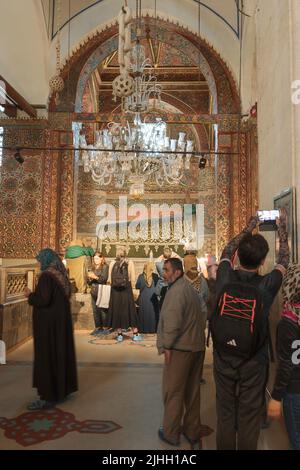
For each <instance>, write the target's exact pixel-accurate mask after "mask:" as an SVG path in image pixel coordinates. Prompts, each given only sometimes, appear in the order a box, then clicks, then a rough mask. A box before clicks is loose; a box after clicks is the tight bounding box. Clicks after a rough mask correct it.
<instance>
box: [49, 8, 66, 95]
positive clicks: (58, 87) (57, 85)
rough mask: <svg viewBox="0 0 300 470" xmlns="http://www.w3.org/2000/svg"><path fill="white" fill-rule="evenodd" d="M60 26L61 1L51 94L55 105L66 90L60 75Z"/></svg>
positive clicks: (58, 12) (58, 10) (50, 82)
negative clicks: (61, 93) (60, 94)
mask: <svg viewBox="0 0 300 470" xmlns="http://www.w3.org/2000/svg"><path fill="white" fill-rule="evenodd" d="M60 26H61V0H58V2H57V41H56V73H55V75H54V76H53V77H52V78H51V79H50V81H49V86H50V90H51V94H54V96H55V103H56V104H58V103H59V93H60V92H61V91H62V90H63V89H64V86H65V84H64V80H63V78H62V77H61V75H60Z"/></svg>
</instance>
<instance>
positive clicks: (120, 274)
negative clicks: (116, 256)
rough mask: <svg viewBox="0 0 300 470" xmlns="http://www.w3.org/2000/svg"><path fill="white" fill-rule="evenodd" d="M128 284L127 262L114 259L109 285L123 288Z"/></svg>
mask: <svg viewBox="0 0 300 470" xmlns="http://www.w3.org/2000/svg"><path fill="white" fill-rule="evenodd" d="M128 284H129V275H128V263H126V261H123V262H122V263H121V262H120V261H116V262H115V264H114V266H113V269H112V273H111V285H112V287H117V288H119V289H125V288H126V287H127V285H128Z"/></svg>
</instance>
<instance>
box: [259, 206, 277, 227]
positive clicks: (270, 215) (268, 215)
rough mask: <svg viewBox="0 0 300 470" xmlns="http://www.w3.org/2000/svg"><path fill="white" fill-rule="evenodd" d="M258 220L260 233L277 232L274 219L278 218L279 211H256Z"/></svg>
mask: <svg viewBox="0 0 300 470" xmlns="http://www.w3.org/2000/svg"><path fill="white" fill-rule="evenodd" d="M257 216H258V218H259V221H260V224H259V230H260V231H261V232H267V231H274V230H277V225H276V219H277V218H278V217H279V210H271V211H257Z"/></svg>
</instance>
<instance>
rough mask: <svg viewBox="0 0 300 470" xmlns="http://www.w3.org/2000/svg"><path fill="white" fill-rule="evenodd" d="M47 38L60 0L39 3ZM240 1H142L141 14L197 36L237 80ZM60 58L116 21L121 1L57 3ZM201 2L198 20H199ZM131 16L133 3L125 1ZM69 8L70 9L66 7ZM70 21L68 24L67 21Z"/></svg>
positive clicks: (52, 60)
mask: <svg viewBox="0 0 300 470" xmlns="http://www.w3.org/2000/svg"><path fill="white" fill-rule="evenodd" d="M41 1H42V2H43V4H44V12H45V15H44V16H45V22H46V26H47V28H48V32H49V37H50V39H53V38H55V37H56V36H55V34H56V32H57V6H58V1H59V0H41ZM240 1H241V0H201V2H200V0H142V4H141V6H142V15H143V16H145V15H149V16H151V17H153V18H155V17H157V18H161V19H164V20H166V21H170V22H172V23H173V24H178V25H180V26H182V27H183V28H186V29H187V30H189V31H191V32H193V33H196V34H200V36H201V37H202V38H203V39H204V40H206V42H207V43H208V44H210V45H211V46H212V47H213V48H214V50H216V51H217V52H218V53H219V54H220V56H221V57H222V58H223V60H224V61H225V63H226V64H227V65H228V66H229V68H230V70H231V72H232V74H233V76H234V77H235V78H236V77H237V76H238V71H239V31H240V27H239V23H240V19H239V13H238V4H239V3H240ZM60 2H61V6H62V13H61V19H60V21H59V23H60V24H61V25H62V26H61V57H62V62H64V61H65V60H66V59H67V57H69V56H70V55H72V53H73V52H74V50H76V49H77V48H78V47H79V45H81V44H82V43H84V42H85V41H86V40H87V39H88V38H89V37H90V36H91V35H94V34H95V31H99V30H101V29H103V27H104V28H105V27H109V26H110V25H111V24H114V23H115V22H116V20H117V17H118V13H119V11H120V8H121V6H122V5H123V4H124V0H70V2H69V1H64V0H60ZM199 2H200V5H201V7H200V21H199ZM128 4H129V6H130V7H131V9H132V11H133V14H134V13H135V8H136V1H135V0H128ZM69 6H70V8H69ZM69 19H70V21H69ZM55 46H56V41H55V40H53V41H51V44H50V64H49V66H50V71H51V72H52V71H54V70H55V57H56V51H55Z"/></svg>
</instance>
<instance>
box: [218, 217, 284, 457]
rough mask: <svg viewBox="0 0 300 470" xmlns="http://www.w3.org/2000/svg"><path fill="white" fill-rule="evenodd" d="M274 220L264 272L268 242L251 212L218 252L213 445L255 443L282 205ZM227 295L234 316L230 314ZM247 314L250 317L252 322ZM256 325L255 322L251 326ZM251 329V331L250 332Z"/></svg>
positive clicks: (280, 267)
mask: <svg viewBox="0 0 300 470" xmlns="http://www.w3.org/2000/svg"><path fill="white" fill-rule="evenodd" d="M277 223H278V236H279V254H278V259H277V264H276V265H275V267H274V269H273V270H272V271H271V272H270V273H269V274H266V275H265V276H260V275H259V274H258V270H259V268H260V267H261V266H262V265H263V264H264V262H265V259H266V256H267V254H268V251H269V246H268V243H267V241H266V240H265V238H264V237H263V236H262V235H261V234H252V232H253V230H254V229H255V228H256V227H257V225H258V224H259V219H258V217H257V216H256V217H251V219H250V220H249V222H248V225H247V226H246V227H245V229H244V230H243V231H242V232H241V233H240V234H239V235H237V236H236V237H235V238H233V239H232V240H231V241H230V242H229V243H228V244H227V246H226V247H225V248H224V250H223V253H222V255H221V260H220V263H219V267H218V271H217V280H216V296H217V303H216V305H217V307H216V309H215V310H214V312H213V314H212V317H211V320H210V327H211V331H212V338H213V346H214V378H215V383H216V406H217V449H218V450H235V449H238V450H255V449H256V448H257V441H258V437H259V432H260V426H261V415H262V409H263V405H264V397H265V387H266V383H267V380H268V368H269V354H268V345H269V334H268V317H269V309H270V307H271V304H272V302H273V300H274V298H275V296H276V295H277V292H278V291H279V289H280V287H281V284H282V280H283V275H284V274H285V273H286V269H287V267H288V264H289V247H288V234H287V218H286V212H285V211H284V210H281V211H280V217H279V220H278V221H277ZM236 251H237V254H238V257H239V263H240V264H239V268H238V269H237V270H234V269H233V266H232V260H233V258H234V255H235V253H236ZM232 299H233V301H234V312H235V315H234V316H233V315H230V313H231V312H232V310H231V308H232ZM240 304H242V305H241V307H239V305H240ZM246 307H247V308H248V309H249V308H251V309H252V310H251V312H252V316H250V317H247V318H250V319H251V321H252V323H250V320H249V321H246V320H245V316H246V314H245V312H246V311H247V309H246ZM249 311H250V310H249ZM224 318H226V320H224ZM253 318H255V319H256V320H255V323H253ZM220 319H221V320H220ZM256 322H257V323H256ZM249 325H251V328H249ZM256 325H259V327H257V330H256V329H255V328H256ZM220 326H221V327H222V328H220ZM253 330H254V331H255V332H256V334H255V335H251V331H253ZM249 332H250V333H249ZM226 336H228V337H227V338H226ZM245 338H247V339H248V338H249V341H248V342H247V343H246V344H247V347H248V345H249V349H245V348H246V346H245ZM256 339H257V340H259V341H255V340H256ZM223 340H224V341H223Z"/></svg>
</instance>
